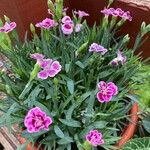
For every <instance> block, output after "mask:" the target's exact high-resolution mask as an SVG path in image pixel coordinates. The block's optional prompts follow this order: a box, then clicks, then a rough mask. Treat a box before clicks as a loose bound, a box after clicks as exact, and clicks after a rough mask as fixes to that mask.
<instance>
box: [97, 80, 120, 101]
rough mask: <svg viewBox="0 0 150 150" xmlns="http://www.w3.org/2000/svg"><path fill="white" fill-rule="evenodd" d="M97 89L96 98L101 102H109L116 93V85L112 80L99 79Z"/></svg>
mask: <svg viewBox="0 0 150 150" xmlns="http://www.w3.org/2000/svg"><path fill="white" fill-rule="evenodd" d="M98 89H99V92H98V93H97V99H98V101H99V102H101V103H104V102H109V101H110V100H111V99H112V97H113V96H114V95H117V94H118V87H117V86H116V85H115V84H114V83H113V82H109V83H105V82H104V81H100V82H99V83H98Z"/></svg>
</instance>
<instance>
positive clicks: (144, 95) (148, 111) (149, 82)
mask: <svg viewBox="0 0 150 150" xmlns="http://www.w3.org/2000/svg"><path fill="white" fill-rule="evenodd" d="M132 79H133V81H134V82H135V83H136V84H134V85H133V88H134V92H135V94H136V95H138V96H139V100H140V101H139V106H140V111H141V113H140V118H141V121H140V128H139V131H140V134H141V136H146V135H149V133H150V93H149V88H150V66H149V64H144V63H141V64H139V72H138V73H136V74H135V75H134V76H133V77H132ZM143 127H144V129H145V130H146V131H145V130H143Z"/></svg>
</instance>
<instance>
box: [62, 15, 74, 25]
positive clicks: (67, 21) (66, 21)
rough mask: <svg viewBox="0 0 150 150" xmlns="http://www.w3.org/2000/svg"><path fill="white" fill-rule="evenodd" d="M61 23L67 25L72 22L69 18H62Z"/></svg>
mask: <svg viewBox="0 0 150 150" xmlns="http://www.w3.org/2000/svg"><path fill="white" fill-rule="evenodd" d="M61 22H62V23H64V24H67V23H70V24H73V21H72V20H71V18H70V17H69V16H64V17H63V18H62V19H61Z"/></svg>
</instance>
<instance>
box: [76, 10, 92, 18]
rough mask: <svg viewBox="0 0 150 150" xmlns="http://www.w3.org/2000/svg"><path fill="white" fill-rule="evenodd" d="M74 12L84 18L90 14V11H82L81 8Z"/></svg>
mask: <svg viewBox="0 0 150 150" xmlns="http://www.w3.org/2000/svg"><path fill="white" fill-rule="evenodd" d="M74 13H75V14H77V15H78V17H79V18H83V17H86V16H89V14H88V13H86V12H85V11H81V10H78V11H74Z"/></svg>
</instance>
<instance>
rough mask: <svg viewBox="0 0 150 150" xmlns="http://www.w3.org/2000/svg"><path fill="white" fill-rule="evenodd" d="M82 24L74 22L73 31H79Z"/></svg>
mask: <svg viewBox="0 0 150 150" xmlns="http://www.w3.org/2000/svg"><path fill="white" fill-rule="evenodd" d="M82 26H83V25H82V24H80V23H78V24H76V26H75V32H80V31H81V28H82Z"/></svg>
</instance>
